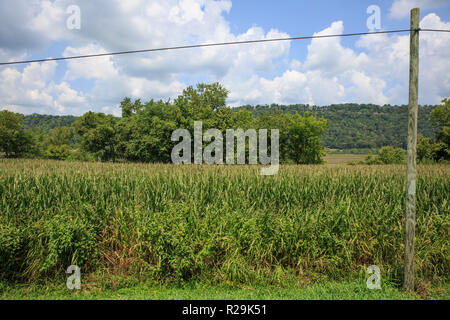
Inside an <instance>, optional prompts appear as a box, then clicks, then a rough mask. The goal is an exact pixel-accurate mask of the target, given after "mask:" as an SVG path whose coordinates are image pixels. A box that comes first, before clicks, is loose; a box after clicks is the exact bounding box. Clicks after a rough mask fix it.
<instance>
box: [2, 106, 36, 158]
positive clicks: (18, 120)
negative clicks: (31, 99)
mask: <svg viewBox="0 0 450 320" xmlns="http://www.w3.org/2000/svg"><path fill="white" fill-rule="evenodd" d="M33 143H34V141H33V136H32V134H31V133H30V132H29V131H26V130H25V129H24V127H23V116H22V115H21V114H19V113H14V112H10V111H7V110H3V111H0V151H2V152H4V153H5V156H6V157H7V158H8V157H18V156H21V155H24V154H25V153H26V152H28V151H30V150H31V147H32V146H33Z"/></svg>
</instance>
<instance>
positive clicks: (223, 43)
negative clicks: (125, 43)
mask: <svg viewBox="0 0 450 320" xmlns="http://www.w3.org/2000/svg"><path fill="white" fill-rule="evenodd" d="M419 30H420V31H434V32H450V30H434V29H419ZM410 31H411V30H410V29H402V30H389V31H375V32H358V33H344V34H329V35H318V36H306V37H289V38H274V39H260V40H246V41H232V42H219V43H207V44H195V45H186V46H176V47H165V48H155V49H143V50H130V51H119V52H109V53H97V54H88V55H80V56H70V57H59V58H47V59H35V60H23V61H12V62H0V66H4V65H12V64H23V63H32V62H48V61H59V60H72V59H83V58H93V57H104V56H116V55H123V54H132V53H143V52H155V51H169V50H180V49H192V48H205V47H216V46H226V45H238V44H248V43H261V42H275V41H292V40H306V39H319V38H334V37H353V36H362V35H375V34H386V33H400V32H410Z"/></svg>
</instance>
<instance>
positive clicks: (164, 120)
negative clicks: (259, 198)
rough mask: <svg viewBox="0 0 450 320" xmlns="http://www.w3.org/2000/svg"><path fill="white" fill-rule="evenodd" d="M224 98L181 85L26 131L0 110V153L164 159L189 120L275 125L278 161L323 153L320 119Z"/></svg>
mask: <svg viewBox="0 0 450 320" xmlns="http://www.w3.org/2000/svg"><path fill="white" fill-rule="evenodd" d="M227 96H228V91H227V90H226V89H225V88H224V87H223V86H221V85H220V84H219V83H213V84H202V83H201V84H197V85H196V86H195V87H194V86H189V87H187V88H186V89H185V90H183V92H182V94H181V95H179V96H178V97H177V98H176V99H175V100H173V101H170V100H167V101H163V100H158V101H155V100H153V99H152V100H150V101H147V102H142V101H141V99H136V100H134V101H133V100H132V99H130V98H125V99H123V100H122V102H121V103H120V108H121V111H122V116H121V117H120V118H117V117H114V116H112V115H107V114H104V113H101V112H92V111H89V112H86V113H85V114H83V115H82V116H81V117H79V118H76V120H75V121H73V122H72V124H71V125H67V126H56V125H55V126H53V128H52V129H49V130H46V129H45V128H42V127H33V128H32V129H26V128H25V125H24V117H23V116H22V115H20V114H17V113H13V112H9V111H2V112H0V131H1V132H0V136H1V137H2V142H1V143H0V150H1V151H3V152H4V153H5V156H6V157H20V156H22V157H23V156H28V157H41V158H50V159H59V160H82V161H96V160H100V161H113V162H115V161H129V162H158V163H169V162H171V151H172V149H173V147H174V146H175V145H176V144H177V142H176V141H172V139H171V136H172V132H173V131H174V130H176V129H179V128H183V129H187V130H189V131H190V132H191V133H193V131H194V121H202V123H203V130H204V131H206V130H208V129H210V128H214V129H218V130H219V131H221V132H222V133H225V131H226V130H227V129H243V130H248V129H255V130H259V129H268V130H269V131H270V129H279V145H280V150H279V154H280V162H281V163H297V164H306V163H311V164H314V163H321V162H322V159H321V158H322V157H323V156H324V155H325V152H324V147H323V145H322V144H321V140H320V138H321V135H322V134H323V133H324V131H325V130H326V128H327V121H326V120H325V119H324V118H323V117H321V118H316V117H314V116H311V115H309V114H308V113H305V114H303V115H300V114H299V113H282V112H275V113H269V112H268V113H264V114H259V115H254V114H253V113H252V112H251V111H250V110H246V109H240V110H234V109H233V108H231V107H229V106H226V98H227ZM65 120H67V121H70V120H72V119H68V118H66V119H65ZM49 127H52V125H50V126H49ZM247 144H248V143H247ZM268 145H269V146H270V137H269V142H268Z"/></svg>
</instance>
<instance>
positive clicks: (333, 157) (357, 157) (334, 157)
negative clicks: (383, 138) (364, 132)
mask: <svg viewBox="0 0 450 320" xmlns="http://www.w3.org/2000/svg"><path fill="white" fill-rule="evenodd" d="M366 156H367V155H365V154H327V155H326V156H325V157H324V158H323V159H324V160H325V161H326V163H327V164H328V165H341V164H346V163H347V162H350V161H358V162H359V161H363V160H364V159H365V158H366Z"/></svg>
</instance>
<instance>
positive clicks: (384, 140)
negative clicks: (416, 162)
mask: <svg viewBox="0 0 450 320" xmlns="http://www.w3.org/2000/svg"><path fill="white" fill-rule="evenodd" d="M241 108H245V109H247V110H250V111H252V112H253V114H260V113H264V112H280V111H281V112H290V113H295V112H298V113H300V114H304V113H305V112H309V113H310V114H311V115H314V116H316V117H324V118H325V119H327V120H328V126H329V127H328V130H327V131H326V132H325V134H324V135H323V137H322V141H323V143H324V145H325V146H326V147H328V148H332V149H352V148H380V147H382V146H385V145H391V146H395V147H401V148H404V149H406V137H407V135H408V120H407V119H408V106H405V105H403V106H391V105H386V106H378V105H372V104H369V105H362V104H338V105H330V106H324V107H318V106H308V105H300V104H299V105H277V104H272V105H256V106H242V107H239V108H236V109H235V110H236V111H237V110H239V109H241ZM434 108H435V106H420V107H419V119H418V132H419V133H421V134H422V135H424V136H425V137H432V136H433V128H432V127H431V125H430V123H429V121H428V118H429V117H430V113H431V110H433V109H434ZM277 110H279V111H277Z"/></svg>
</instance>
